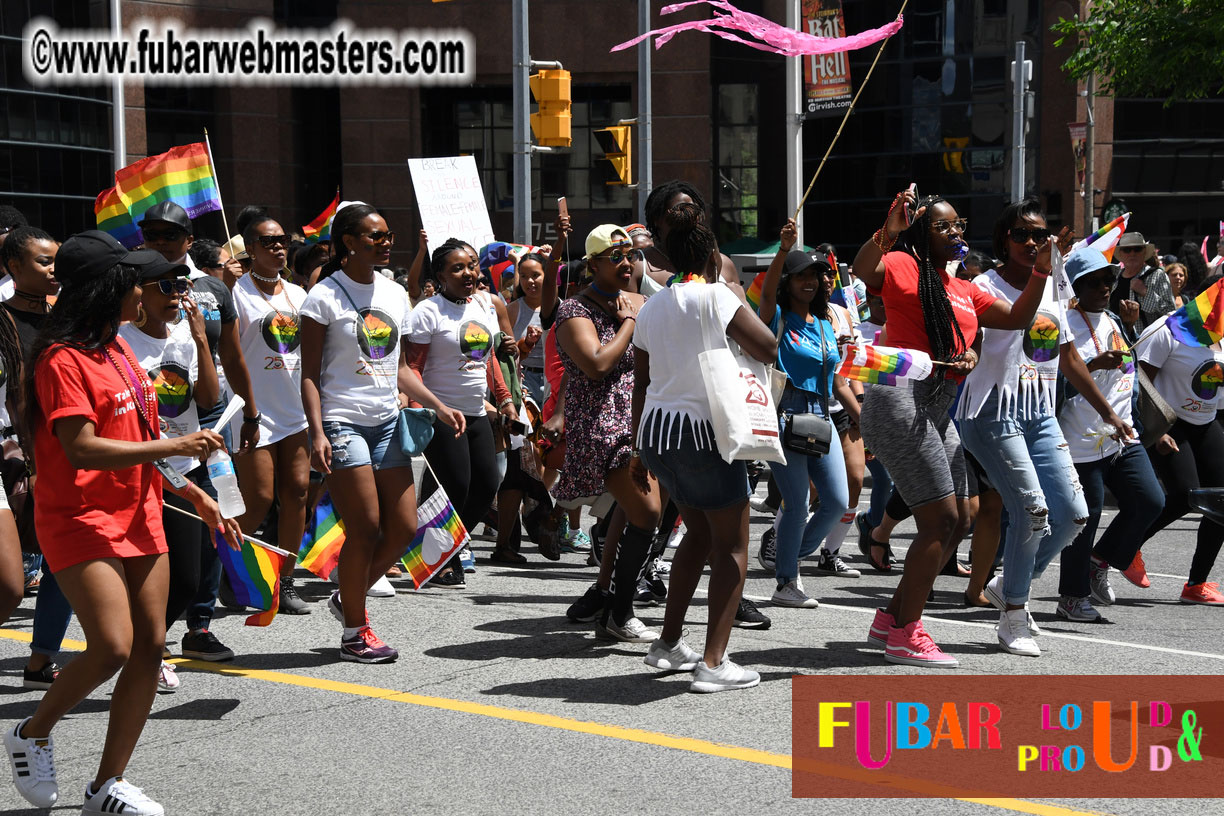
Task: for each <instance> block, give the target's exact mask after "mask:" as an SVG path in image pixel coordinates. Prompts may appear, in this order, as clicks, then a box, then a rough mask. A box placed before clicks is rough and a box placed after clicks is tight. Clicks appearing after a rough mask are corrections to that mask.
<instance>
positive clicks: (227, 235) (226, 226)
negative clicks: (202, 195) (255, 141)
mask: <svg viewBox="0 0 1224 816" xmlns="http://www.w3.org/2000/svg"><path fill="white" fill-rule="evenodd" d="M204 147H206V148H208V166H209V167H211V168H212V177H213V185H214V186H216V188H217V200H218V201H220V202H221V226H222V228H223V229H224V230H225V241H226V242H228V241H229V240H230V238H231V237H233V236H231V235H230V231H229V222H228V221H226V220H225V201H224V200H223V199H222V198H221V182H220V181H218V180H217V162H216V161H215V160H214V159H213V154H212V142H210V141H209V140H208V128H204ZM336 189H337V191H339V188H336Z"/></svg>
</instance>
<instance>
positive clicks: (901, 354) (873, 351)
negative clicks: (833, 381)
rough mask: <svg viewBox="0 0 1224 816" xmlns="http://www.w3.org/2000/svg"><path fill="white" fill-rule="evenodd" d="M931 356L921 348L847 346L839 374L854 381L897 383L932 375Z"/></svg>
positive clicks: (881, 383) (843, 352) (838, 369)
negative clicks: (919, 349)
mask: <svg viewBox="0 0 1224 816" xmlns="http://www.w3.org/2000/svg"><path fill="white" fill-rule="evenodd" d="M933 368H934V364H933V363H932V362H931V355H929V354H927V353H926V352H925V351H918V350H917V349H903V348H889V347H888V346H865V345H864V346H846V347H845V349H844V350H843V351H842V361H841V365H840V366H838V368H837V373H838V374H840V375H842V376H843V377H846V378H847V379H851V380H858V381H859V382H865V383H874V384H876V385H896V384H897V383H898V382H901V381H902V380H923V379H926V378H927V377H929V376H931V371H932V369H933Z"/></svg>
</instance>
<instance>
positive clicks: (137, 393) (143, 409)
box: [105, 344, 161, 439]
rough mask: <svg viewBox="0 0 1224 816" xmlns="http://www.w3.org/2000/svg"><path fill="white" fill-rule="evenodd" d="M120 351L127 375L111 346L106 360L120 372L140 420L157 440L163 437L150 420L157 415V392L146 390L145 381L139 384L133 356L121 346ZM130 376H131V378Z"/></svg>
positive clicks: (107, 350) (107, 351) (150, 389)
mask: <svg viewBox="0 0 1224 816" xmlns="http://www.w3.org/2000/svg"><path fill="white" fill-rule="evenodd" d="M115 345H118V344H115ZM119 350H120V352H122V354H123V357H122V359H123V364H124V368H126V369H127V370H128V371H127V373H125V372H124V371H123V369H122V368H120V367H119V362H118V361H117V360H116V359H115V353H114V351H112V350H111V347H110V346H107V347H106V348H105V352H106V359H107V360H109V361H110V364H111V365H112V366H113V367H114V369H115V371H116V372H118V374H119V377H120V379H122V380H123V382H124V383H125V384H126V385H127V387H128V389H129V390H130V391H131V394H132V396H133V397H134V398H136V411H137V413H139V414H140V418H141V419H142V420H144V424H145V427H146V428H148V430H149V433H150V435H151V436H152V438H153V439H157V438H159V437H160V436H161V434H160V433H157V432H155V431H154V430H153V422H152V420H150V419H149V417H151V416H154V415H156V412H157V393H156V390H155V389H153V388H152V387H150V388H149V389H147V390H146V389H145V387H144V383H145V381H140V382H139V384H137V381H138V380H140V377H139V376H137V374H136V371H137V369H138V368H139V366H137V364H136V361H135V360H133V359H132V358H131V355H130V354H129V353H128V351H127V349H125V348H123V347H122V346H119ZM129 374H130V375H131V376H129ZM150 385H151V384H150Z"/></svg>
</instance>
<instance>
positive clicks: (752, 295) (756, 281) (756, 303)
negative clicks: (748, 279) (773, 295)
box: [744, 272, 765, 312]
mask: <svg viewBox="0 0 1224 816" xmlns="http://www.w3.org/2000/svg"><path fill="white" fill-rule="evenodd" d="M764 284H765V273H764V272H758V273H757V276H756V277H755V278H753V279H752V283H751V284H749V286H748V289H747V291H745V292H744V297H745V298H747V300H748V305H749V306H751V307H752V311H754V312H755V311H758V310H759V309H760V308H761V288H762V287H763V286H764Z"/></svg>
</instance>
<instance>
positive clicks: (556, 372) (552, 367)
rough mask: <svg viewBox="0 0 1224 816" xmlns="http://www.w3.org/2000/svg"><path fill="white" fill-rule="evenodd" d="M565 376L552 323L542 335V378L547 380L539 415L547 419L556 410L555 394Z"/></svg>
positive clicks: (554, 327) (555, 328)
mask: <svg viewBox="0 0 1224 816" xmlns="http://www.w3.org/2000/svg"><path fill="white" fill-rule="evenodd" d="M563 376H565V364H564V363H562V362H561V355H560V354H559V353H558V352H557V327H556V326H555V325H554V326H553V327H552V328H551V329H549V330H548V333H547V334H545V335H544V379H546V380H548V399H546V400H544V407H543V408H541V409H540V416H541V417H542V418H543V419H544V420H545V421H547V420H548V418H549V417H551V416H552V415H553V411H555V410H557V394H558V393H560V389H561V378H562V377H563Z"/></svg>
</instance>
